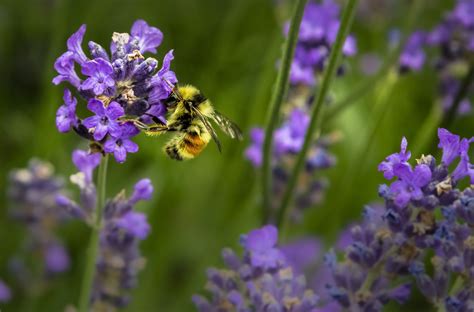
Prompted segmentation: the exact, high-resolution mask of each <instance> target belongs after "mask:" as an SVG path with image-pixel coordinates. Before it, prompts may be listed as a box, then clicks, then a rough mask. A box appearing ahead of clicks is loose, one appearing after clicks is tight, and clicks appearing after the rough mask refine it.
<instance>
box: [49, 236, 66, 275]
mask: <svg viewBox="0 0 474 312" xmlns="http://www.w3.org/2000/svg"><path fill="white" fill-rule="evenodd" d="M45 264H46V270H47V271H48V272H51V273H61V272H64V271H67V270H68V269H69V265H70V260H69V255H68V253H67V251H66V249H64V247H63V246H62V245H61V244H55V243H53V244H51V245H50V246H48V247H47V249H46V254H45Z"/></svg>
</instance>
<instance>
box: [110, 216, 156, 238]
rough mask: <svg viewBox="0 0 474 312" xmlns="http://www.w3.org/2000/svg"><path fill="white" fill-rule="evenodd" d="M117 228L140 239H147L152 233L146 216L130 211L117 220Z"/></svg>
mask: <svg viewBox="0 0 474 312" xmlns="http://www.w3.org/2000/svg"><path fill="white" fill-rule="evenodd" d="M117 226H118V227H119V228H121V229H124V230H125V231H127V232H128V233H129V234H130V235H132V236H134V237H136V238H138V239H145V238H146V237H147V236H148V234H149V233H150V225H149V224H148V221H147V219H146V215H145V214H143V213H141V212H135V211H130V212H128V213H126V214H124V215H123V216H122V217H121V218H120V219H118V220H117Z"/></svg>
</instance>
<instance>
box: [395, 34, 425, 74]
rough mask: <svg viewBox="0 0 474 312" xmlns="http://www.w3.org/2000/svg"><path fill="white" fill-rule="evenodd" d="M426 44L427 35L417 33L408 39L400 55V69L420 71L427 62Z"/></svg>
mask: <svg viewBox="0 0 474 312" xmlns="http://www.w3.org/2000/svg"><path fill="white" fill-rule="evenodd" d="M425 43H426V34H425V33H424V32H422V31H416V32H414V33H413V34H411V36H410V37H409V38H408V41H407V43H406V45H405V47H404V48H403V51H402V53H401V55H400V60H399V62H400V69H401V70H402V71H410V70H411V71H419V70H421V68H422V67H423V65H424V64H425V61H426V54H425V51H424V50H423V48H424V46H425Z"/></svg>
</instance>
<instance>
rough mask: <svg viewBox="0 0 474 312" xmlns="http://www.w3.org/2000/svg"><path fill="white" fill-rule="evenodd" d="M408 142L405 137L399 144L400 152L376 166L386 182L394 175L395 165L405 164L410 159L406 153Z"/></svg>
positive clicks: (409, 155)
mask: <svg viewBox="0 0 474 312" xmlns="http://www.w3.org/2000/svg"><path fill="white" fill-rule="evenodd" d="M407 146H408V142H407V139H406V138H405V137H403V139H402V143H401V144H400V152H399V153H394V154H392V155H389V156H387V158H386V159H385V161H383V162H381V163H380V165H379V166H378V170H379V171H383V176H384V177H385V179H387V180H391V179H392V178H393V177H394V176H395V174H394V172H393V167H394V166H395V165H397V164H406V163H407V161H408V160H409V159H410V157H411V153H410V152H409V151H408V152H407Z"/></svg>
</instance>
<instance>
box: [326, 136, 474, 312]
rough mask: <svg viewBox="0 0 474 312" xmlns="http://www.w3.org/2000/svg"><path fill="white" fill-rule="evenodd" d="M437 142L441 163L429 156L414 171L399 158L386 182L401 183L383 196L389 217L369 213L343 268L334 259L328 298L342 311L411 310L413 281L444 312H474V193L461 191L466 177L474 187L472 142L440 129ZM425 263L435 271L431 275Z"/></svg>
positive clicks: (356, 232)
mask: <svg viewBox="0 0 474 312" xmlns="http://www.w3.org/2000/svg"><path fill="white" fill-rule="evenodd" d="M438 134H439V139H440V142H439V147H440V148H442V150H443V156H442V161H441V163H440V164H438V165H437V163H436V159H435V158H434V157H433V156H431V155H428V156H422V157H421V158H420V159H418V160H417V162H418V164H417V165H416V167H415V168H414V169H412V167H411V165H410V164H409V163H408V162H398V158H399V156H397V154H392V155H391V156H393V155H395V157H394V158H395V160H396V161H395V162H396V163H395V164H393V166H391V167H389V170H391V174H392V175H389V177H387V176H386V178H393V177H396V180H395V181H393V182H392V183H391V185H390V186H386V185H382V186H381V187H380V188H379V193H380V196H381V197H383V199H384V201H385V204H384V206H383V207H381V210H382V211H381V212H380V213H376V214H374V213H372V212H370V211H368V212H369V213H366V214H365V215H364V217H365V220H364V221H363V222H362V223H361V224H360V225H358V226H355V227H354V228H353V229H352V239H353V242H352V243H351V244H350V245H349V246H348V247H347V248H346V250H345V260H344V261H341V262H339V263H338V261H337V257H336V255H335V254H334V253H332V254H330V255H329V256H328V257H327V259H328V261H327V262H328V264H329V267H330V268H331V270H332V276H333V279H334V281H333V282H332V283H330V284H329V285H328V290H329V292H330V294H331V296H332V297H333V298H334V300H336V301H337V302H338V303H339V304H340V305H341V306H342V307H344V308H346V309H349V310H351V311H352V310H354V311H381V310H382V309H383V307H384V305H385V304H387V302H388V299H392V300H395V301H398V302H404V301H405V300H406V299H407V298H408V295H409V293H410V291H409V288H408V285H407V284H406V283H405V281H406V280H407V275H411V277H412V279H413V280H414V282H416V286H417V287H418V289H419V291H420V292H421V293H422V294H423V295H424V296H425V297H426V299H427V301H428V302H429V303H431V304H433V305H434V306H435V308H436V309H437V310H440V311H441V310H443V311H470V310H472V307H473V306H474V292H473V291H472V286H473V285H472V279H473V277H474V227H473V226H472V225H473V224H474V191H473V188H472V185H471V186H467V187H466V188H464V189H463V188H461V187H458V185H462V184H460V183H459V181H460V180H461V179H463V178H465V177H470V180H471V181H470V182H471V183H472V182H474V180H473V176H474V167H473V165H472V164H470V163H469V157H468V152H469V145H470V143H472V142H471V141H472V139H471V140H468V139H466V138H461V137H460V136H458V135H455V134H452V133H450V132H449V131H448V130H446V129H438ZM404 145H406V144H402V150H403V149H404V148H403V146H404ZM389 157H390V156H389ZM458 157H460V158H461V159H460V162H459V163H458V166H457V167H456V168H455V169H454V171H452V172H450V168H449V167H448V165H449V164H450V163H452V162H453V161H454V160H455V159H456V158H458ZM390 164H392V163H391V162H390ZM426 263H431V267H432V269H430V270H425V264H426ZM408 273H409V274H408ZM453 281H456V282H453ZM414 284H415V283H414ZM394 285H395V287H393V286H394Z"/></svg>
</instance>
